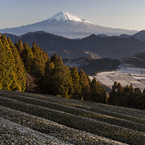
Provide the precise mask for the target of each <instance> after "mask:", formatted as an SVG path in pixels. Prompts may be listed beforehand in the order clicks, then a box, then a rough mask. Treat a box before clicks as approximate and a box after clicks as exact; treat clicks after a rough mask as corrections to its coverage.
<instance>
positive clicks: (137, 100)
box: [133, 88, 142, 109]
mask: <svg viewBox="0 0 145 145" xmlns="http://www.w3.org/2000/svg"><path fill="white" fill-rule="evenodd" d="M133 99H134V101H133V102H134V104H133V107H134V108H140V109H141V107H142V92H141V90H140V88H135V89H134V97H133Z"/></svg>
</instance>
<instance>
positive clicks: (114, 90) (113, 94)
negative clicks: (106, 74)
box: [108, 81, 118, 105]
mask: <svg viewBox="0 0 145 145" xmlns="http://www.w3.org/2000/svg"><path fill="white" fill-rule="evenodd" d="M117 88H118V83H117V82H116V81H115V82H114V85H113V86H112V90H111V92H110V96H109V100H108V103H109V104H112V105H117Z"/></svg>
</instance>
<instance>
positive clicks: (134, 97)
mask: <svg viewBox="0 0 145 145" xmlns="http://www.w3.org/2000/svg"><path fill="white" fill-rule="evenodd" d="M108 103H109V104H111V105H116V106H124V107H131V108H138V109H145V89H144V90H143V92H142V91H141V90H140V88H133V86H132V84H130V85H126V86H125V87H122V86H121V84H120V83H117V82H116V81H115V82H114V85H113V86H112V91H111V92H110V96H109V100H108Z"/></svg>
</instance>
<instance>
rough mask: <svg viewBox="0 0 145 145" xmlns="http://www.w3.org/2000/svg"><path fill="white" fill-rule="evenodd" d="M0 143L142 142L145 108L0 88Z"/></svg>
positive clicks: (140, 144)
mask: <svg viewBox="0 0 145 145" xmlns="http://www.w3.org/2000/svg"><path fill="white" fill-rule="evenodd" d="M0 144H52V145H56V144H58V145H60V144H75V145H88V144H89V145H91V144H92V145H94V144H95V145H97V144H109V145H112V144H113V145H114V144H115V145H123V144H131V145H144V144H145V111H144V110H137V109H130V108H123V107H117V106H111V105H105V104H99V103H95V102H89V101H80V100H74V99H67V98H62V97H57V96H50V95H42V94H31V93H22V92H16V91H4V90H0Z"/></svg>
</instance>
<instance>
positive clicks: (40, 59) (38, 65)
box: [31, 43, 49, 78]
mask: <svg viewBox="0 0 145 145" xmlns="http://www.w3.org/2000/svg"><path fill="white" fill-rule="evenodd" d="M32 51H33V62H32V65H31V72H32V73H33V74H34V75H36V76H37V77H39V78H41V77H43V76H44V72H45V64H46V62H47V60H48V59H49V57H48V55H47V53H45V52H44V51H43V50H42V49H40V47H39V46H36V44H35V43H33V46H32Z"/></svg>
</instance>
